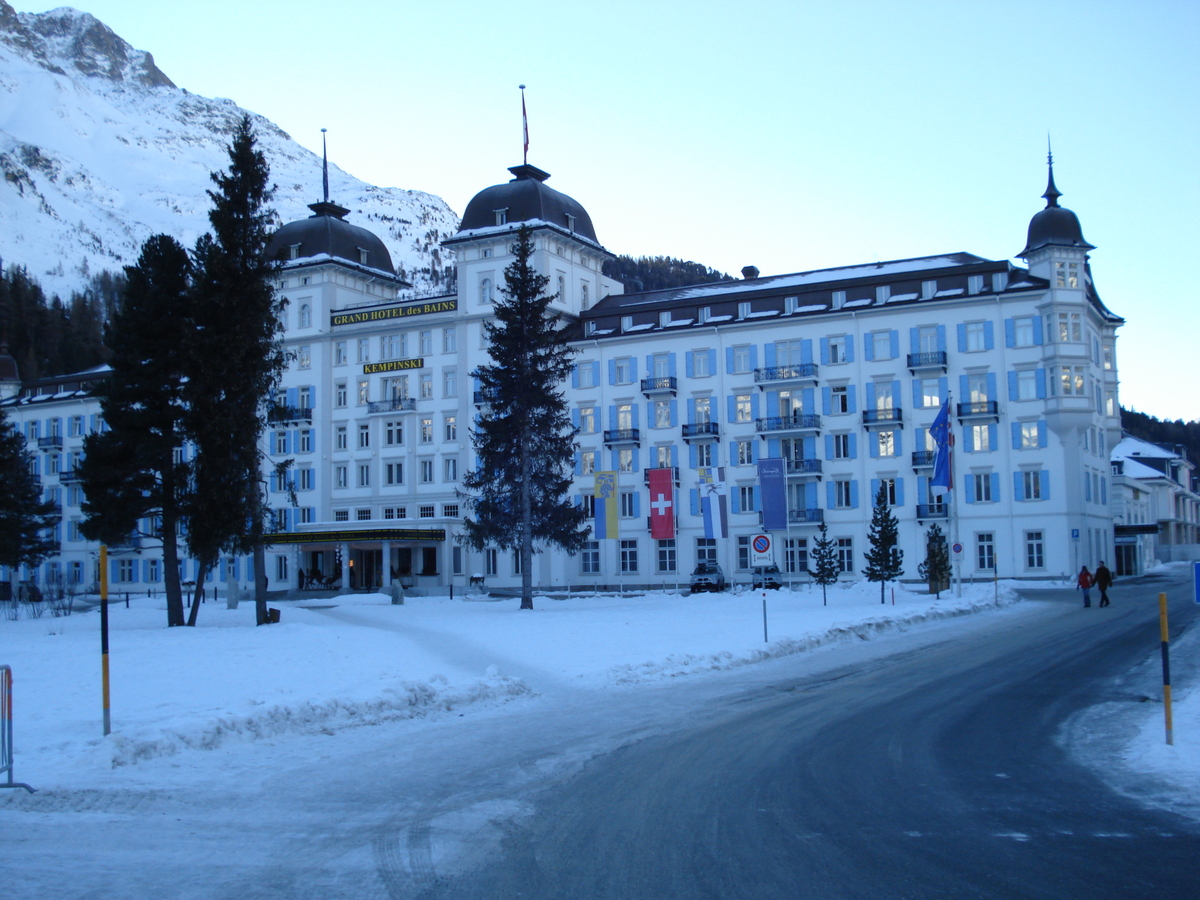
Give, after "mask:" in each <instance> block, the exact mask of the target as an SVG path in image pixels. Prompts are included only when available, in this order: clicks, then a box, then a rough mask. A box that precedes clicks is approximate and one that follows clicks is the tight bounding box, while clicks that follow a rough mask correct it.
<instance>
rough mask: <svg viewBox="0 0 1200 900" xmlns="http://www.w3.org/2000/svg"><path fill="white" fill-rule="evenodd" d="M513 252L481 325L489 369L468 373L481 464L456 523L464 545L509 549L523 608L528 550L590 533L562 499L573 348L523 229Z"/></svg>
mask: <svg viewBox="0 0 1200 900" xmlns="http://www.w3.org/2000/svg"><path fill="white" fill-rule="evenodd" d="M512 249H513V255H514V257H515V258H514V260H513V262H512V263H511V264H510V265H509V266H508V268H506V269H505V270H504V281H505V287H504V288H502V289H501V292H500V293H501V295H502V297H501V299H500V300H499V301H497V303H496V305H495V315H496V320H495V321H494V322H487V323H485V324H484V331H485V334H486V335H487V338H488V351H489V353H490V355H491V362H490V363H488V364H486V365H482V366H480V367H479V368H478V369H477V370H476V371H475V372H473V373H472V374H473V375H474V376H475V377H476V378H478V379H479V385H480V388H481V390H482V392H483V395H484V397H485V398H486V400H487V406H486V407H485V408H484V410H483V412H482V413H481V414H480V416H479V419H478V421H477V422H476V425H475V429H474V431H473V433H472V435H471V441H472V445H473V446H474V447H475V452H476V455H477V457H478V462H479V465H478V468H477V469H475V470H474V471H472V472H469V473H467V475H466V476H465V477H464V478H463V486H464V488H465V489H466V490H465V492H464V494H463V497H464V500H465V501H466V504H467V507H468V508H469V509H470V510H471V513H472V514H471V515H469V516H467V517H466V518H465V519H464V521H463V528H464V534H463V541H464V543H466V544H467V545H468V546H470V547H473V548H474V549H477V550H482V549H484V548H485V547H491V546H494V547H499V548H501V549H515V550H516V551H517V554H518V558H519V560H520V564H521V609H533V553H534V545H535V543H538V542H540V543H549V544H555V545H557V546H559V547H561V548H563V549H564V550H567V551H568V552H574V551H576V550H578V549H580V547H582V546H583V542H584V541H585V540H586V539H587V536H588V530H589V529H588V524H587V514H586V513H585V512H584V511H583V510H582V509H580V508H577V507H575V506H574V505H572V504H571V502H570V501H569V500H568V499H567V494H568V492H569V490H570V486H571V477H570V463H571V459H572V456H573V454H574V451H575V442H574V437H575V435H574V430H573V429H572V427H571V420H570V416H569V412H568V409H567V404H566V401H565V399H564V397H563V393H562V389H561V385H562V383H563V380H564V379H565V378H566V377H567V375H568V374H569V373H570V371H571V351H570V348H569V346H568V345H567V342H566V340H565V338H564V337H563V334H562V332H561V330H560V329H559V324H558V316H557V315H556V314H553V313H551V311H550V301H551V300H553V299H554V298H553V296H548V295H547V294H546V293H545V290H546V285H547V284H548V283H549V281H550V279H549V278H547V277H546V276H545V275H541V274H539V273H538V272H537V271H536V270H535V269H534V268H533V267H532V266H531V265H530V258H531V256H532V255H533V240H532V238H531V237H530V233H529V229H528V228H527V227H525V226H522V227H521V230H520V231H519V232H518V234H517V242H516V244H514V245H513V248H512Z"/></svg>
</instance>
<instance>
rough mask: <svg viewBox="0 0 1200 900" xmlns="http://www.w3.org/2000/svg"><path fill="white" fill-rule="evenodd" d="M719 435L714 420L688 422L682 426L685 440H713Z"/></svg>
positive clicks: (719, 432) (718, 427) (719, 431)
mask: <svg viewBox="0 0 1200 900" xmlns="http://www.w3.org/2000/svg"><path fill="white" fill-rule="evenodd" d="M720 436H721V429H720V426H718V425H717V423H716V422H688V423H686V424H684V426H683V439H684V440H685V441H715V440H716V439H717V438H719V437H720Z"/></svg>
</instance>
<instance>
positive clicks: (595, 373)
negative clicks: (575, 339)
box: [592, 359, 600, 384]
mask: <svg viewBox="0 0 1200 900" xmlns="http://www.w3.org/2000/svg"><path fill="white" fill-rule="evenodd" d="M599 383H600V360H598V359H597V360H594V361H593V362H592V384H599Z"/></svg>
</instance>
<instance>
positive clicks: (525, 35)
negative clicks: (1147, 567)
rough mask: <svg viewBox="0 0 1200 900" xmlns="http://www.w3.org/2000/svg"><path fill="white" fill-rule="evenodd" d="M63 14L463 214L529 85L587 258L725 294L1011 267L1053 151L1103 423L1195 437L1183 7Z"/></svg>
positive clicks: (105, 4)
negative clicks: (1079, 235) (1071, 224)
mask: <svg viewBox="0 0 1200 900" xmlns="http://www.w3.org/2000/svg"><path fill="white" fill-rule="evenodd" d="M10 2H11V0H10ZM15 5H16V6H17V8H18V9H22V10H28V11H35V12H40V11H45V10H46V9H50V8H52V7H50V6H40V5H35V6H33V7H29V6H27V5H23V4H22V3H20V0H18V2H17V3H16V4H15ZM82 8H84V9H86V11H88V12H90V13H92V14H93V15H95V16H96V17H97V18H99V19H101V20H102V21H103V22H105V23H106V24H107V25H109V26H110V27H111V28H112V29H113V30H114V31H116V32H117V33H118V34H119V35H121V37H123V38H124V39H125V40H127V41H128V42H129V43H131V44H132V45H133V46H135V47H137V48H138V49H142V50H149V51H150V52H152V53H153V54H154V57H155V61H156V62H157V63H158V65H159V67H160V68H161V69H162V70H163V71H164V72H165V73H166V74H167V75H168V76H169V77H170V78H171V79H172V80H174V81H175V83H176V84H178V85H179V86H180V87H185V88H187V89H188V90H189V91H192V92H194V93H198V94H203V95H205V96H223V97H230V98H232V99H234V100H235V101H236V102H238V103H239V104H241V105H242V106H244V107H246V108H248V109H251V110H253V111H255V112H258V113H261V114H263V115H265V116H267V117H268V118H270V119H271V120H273V121H274V122H276V123H277V124H278V125H280V126H281V127H282V128H284V129H285V130H286V131H288V132H289V133H290V134H291V135H292V137H294V138H295V139H296V140H298V141H300V142H301V143H303V144H305V145H307V146H309V147H311V148H314V149H316V150H318V151H319V149H320V138H321V135H320V129H321V128H322V127H325V128H328V129H329V141H330V155H331V157H332V158H333V159H334V160H335V161H336V162H337V163H338V164H339V165H340V166H341V167H342V168H343V169H345V170H346V171H348V172H350V173H352V174H353V175H355V176H357V177H359V178H361V179H364V180H366V181H369V182H373V183H376V184H381V185H390V186H396V187H403V188H412V189H418V190H424V191H428V192H430V193H434V194H438V195H440V196H441V197H443V198H445V200H446V201H447V202H448V203H449V204H450V206H451V207H452V208H453V209H454V210H455V211H456V212H459V213H460V214H461V212H462V210H463V208H464V207H465V205H466V203H467V201H468V200H469V199H470V198H471V197H472V196H473V195H474V194H475V193H476V192H477V191H479V190H480V189H482V188H484V187H486V186H488V185H490V184H495V183H497V182H500V181H504V180H507V178H508V173H507V172H506V171H505V169H506V167H507V166H510V165H514V164H517V163H519V162H520V161H521V130H520V94H519V92H518V90H517V85H518V84H521V83H524V84H526V85H527V86H528V90H527V102H528V106H529V116H530V137H531V142H532V147H531V149H530V154H529V159H530V162H532V163H534V164H536V165H538V166H540V167H541V168H543V169H546V170H547V171H549V172H551V173H552V175H553V178H552V180H551V182H550V184H551V185H552V186H554V187H556V188H557V189H559V190H561V191H564V192H565V193H568V194H570V195H571V196H573V197H575V199H577V200H579V201H580V202H581V203H583V205H584V206H585V207H586V208H587V209H588V211H589V213H590V214H591V216H592V220H593V223H594V224H595V227H596V233H597V234H598V235H599V237H600V240H601V242H602V243H604V244H605V246H606V247H608V249H610V250H612V251H613V252H615V253H629V254H632V255H635V256H637V255H659V254H663V255H670V256H677V257H683V258H685V259H694V260H696V261H698V262H702V263H705V264H707V265H710V266H713V267H715V268H718V269H722V270H724V271H727V272H729V273H731V274H735V275H736V274H737V273H738V271H739V270H740V269H741V267H742V266H743V265H748V264H753V265H756V266H758V267H759V268H760V269H761V270H762V272H763V273H764V274H778V273H782V272H793V271H801V270H806V269H813V268H822V267H826V266H836V265H843V264H850V263H858V262H863V261H868V260H877V259H897V258H903V257H909V256H921V255H928V254H934V253H944V252H947V251H958V250H965V251H969V252H971V253H976V254H979V255H980V256H986V257H989V258H993V259H1003V258H1006V257H1008V256H1009V255H1010V254H1014V253H1016V252H1017V251H1019V250H1020V249H1021V248H1022V247H1023V246H1024V241H1025V229H1026V226H1027V225H1028V222H1029V218H1030V217H1031V216H1032V215H1033V214H1034V213H1035V212H1036V211H1037V210H1038V209H1040V208H1041V207H1042V205H1043V202H1044V201H1042V199H1041V197H1040V195H1041V193H1042V191H1043V190H1044V189H1045V184H1046V169H1045V153H1046V147H1045V144H1046V134H1047V132H1048V131H1049V132H1050V133H1051V135H1052V139H1053V142H1054V154H1055V177H1056V181H1057V183H1058V187H1059V189H1060V190H1062V191H1063V198H1062V200H1061V203H1062V204H1063V205H1064V206H1067V207H1069V208H1071V209H1073V210H1074V211H1075V212H1076V213H1077V214H1078V215H1079V218H1080V221H1081V223H1082V225H1083V232H1084V236H1085V237H1086V238H1087V239H1088V240H1089V241H1090V242H1091V243H1093V244H1095V245H1096V247H1097V249H1096V250H1095V251H1094V252H1093V253H1092V268H1093V273H1094V275H1095V278H1096V283H1097V286H1098V288H1099V291H1100V294H1101V296H1102V298H1103V299H1104V301H1105V302H1106V303H1107V305H1108V306H1109V307H1110V308H1111V309H1112V310H1113V311H1114V312H1116V313H1118V314H1119V315H1122V316H1124V317H1125V318H1126V319H1127V320H1128V324H1127V325H1126V326H1125V327H1124V328H1123V329H1121V331H1120V340H1119V342H1118V353H1119V366H1120V371H1121V377H1122V385H1121V400H1122V403H1123V404H1124V405H1126V406H1129V407H1133V408H1136V409H1140V410H1143V411H1145V412H1148V413H1151V414H1154V415H1158V416H1160V417H1167V418H1176V417H1181V418H1186V419H1195V418H1200V399H1197V392H1200V346H1198V345H1200V315H1197V313H1196V311H1195V308H1196V306H1197V305H1198V301H1197V298H1196V296H1195V294H1196V292H1195V290H1194V289H1193V288H1192V287H1191V284H1190V282H1191V279H1190V277H1187V276H1186V275H1185V274H1184V273H1185V272H1186V271H1187V270H1186V266H1187V265H1189V264H1190V263H1189V261H1190V260H1192V259H1193V258H1194V255H1195V254H1194V251H1195V248H1196V245H1197V242H1198V240H1200V224H1198V221H1200V220H1198V217H1197V213H1196V210H1197V209H1198V208H1200V179H1198V178H1197V174H1196V171H1197V162H1198V159H1200V154H1198V152H1197V148H1198V147H1200V122H1198V116H1197V110H1198V104H1197V93H1198V89H1200V52H1198V50H1197V48H1198V47H1200V4H1197V3H1196V2H1194V0H1189V2H1171V0H1145V2H1141V3H1136V4H1135V3H1132V2H1112V0H1090V2H1073V0H1072V2H1054V0H1040V2H1008V3H961V2H908V3H883V2H853V0H850V2H843V3H840V4H836V5H835V4H828V3H811V4H810V3H801V2H761V0H743V2H740V3H729V2H724V0H723V2H710V0H691V2H687V3H683V2H656V0H642V2H637V3H633V2H627V0H612V2H609V3H607V4H604V5H603V6H600V5H595V4H577V3H565V2H557V3H551V2H544V0H526V2H522V3H520V4H500V3H496V2H494V0H487V2H476V0H459V2H454V3H430V2H421V3H414V2H396V0H389V2H366V0H363V2H356V0H344V2H342V3H340V4H334V3H329V2H326V3H314V2H306V0H288V2H283V0H255V2H246V0H238V2H231V0H205V2H203V3H200V2H194V0H175V2H173V3H171V4H162V3H151V2H148V0H89V2H87V3H86V5H83V6H82ZM317 189H318V182H317V176H316V174H315V173H314V191H316V190H317ZM1188 247H1191V248H1193V249H1192V250H1190V251H1189V250H1188V249H1187V248H1188ZM1181 278H1183V279H1184V280H1183V281H1180V279H1181Z"/></svg>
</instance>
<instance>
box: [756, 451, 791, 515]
mask: <svg viewBox="0 0 1200 900" xmlns="http://www.w3.org/2000/svg"><path fill="white" fill-rule="evenodd" d="M758 489H759V494H760V496H761V497H762V527H763V531H787V527H788V508H787V475H786V474H785V470H784V461H783V460H782V459H774V458H773V459H760V460H759V461H758Z"/></svg>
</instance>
